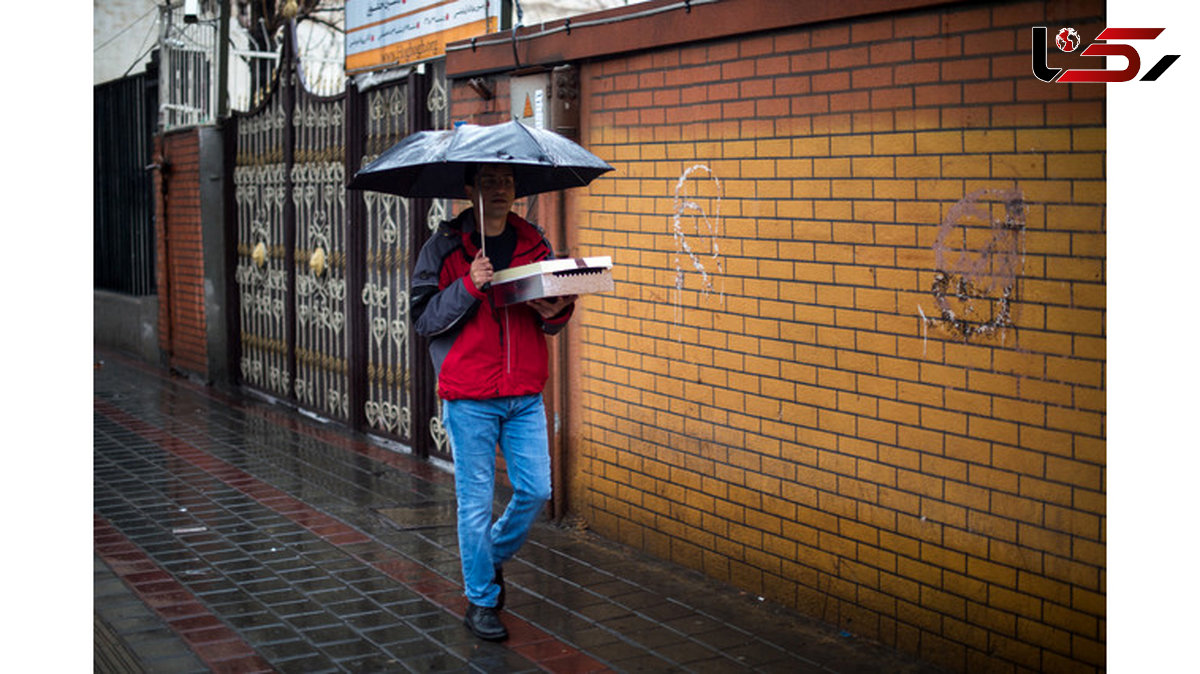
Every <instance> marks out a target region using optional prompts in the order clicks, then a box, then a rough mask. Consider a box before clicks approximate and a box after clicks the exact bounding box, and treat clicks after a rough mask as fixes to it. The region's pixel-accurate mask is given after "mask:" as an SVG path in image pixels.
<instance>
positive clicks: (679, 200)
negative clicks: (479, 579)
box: [570, 1, 1106, 672]
mask: <svg viewBox="0 0 1200 674" xmlns="http://www.w3.org/2000/svg"><path fill="white" fill-rule="evenodd" d="M1103 14H1104V4H1103V3H1102V2H1065V1H1064V2H1055V1H1051V2H1020V3H988V4H982V3H965V4H963V5H958V6H954V7H950V8H946V9H942V10H923V11H915V12H908V13H902V14H895V15H888V16H878V17H872V18H867V19H857V20H854V21H844V22H834V23H825V24H821V25H818V26H813V27H803V28H796V29H791V30H786V31H778V32H771V33H767V34H754V35H747V36H744V37H742V38H739V39H730V40H721V41H714V42H707V43H697V44H691V45H688V46H685V47H682V48H666V49H661V50H657V51H650V52H645V53H638V54H636V55H633V56H622V57H614V58H609V59H603V60H597V61H594V62H591V63H587V64H584V65H582V67H581V88H582V91H583V95H584V97H583V102H584V123H583V129H584V133H583V140H584V143H585V144H586V145H587V146H589V148H590V149H591V150H592V151H593V152H595V153H597V154H598V155H600V156H601V157H604V158H605V159H607V160H608V161H610V163H612V164H613V165H614V166H615V167H616V169H617V170H616V172H615V173H614V174H610V176H608V177H604V178H602V179H600V180H598V181H597V182H596V183H595V184H594V185H593V186H592V187H591V188H590V189H589V190H587V191H586V193H585V194H584V196H582V197H581V198H580V199H579V208H580V210H579V213H578V214H577V215H578V217H577V218H576V221H577V223H578V224H577V227H578V229H577V231H576V235H577V236H578V240H579V243H580V246H581V251H580V252H582V253H583V254H611V255H612V256H613V257H614V259H615V263H616V269H615V274H614V275H615V277H616V279H617V291H616V292H615V293H612V294H608V295H603V296H592V297H587V298H585V299H584V300H583V302H582V306H583V311H582V312H581V314H580V318H579V321H578V323H577V325H576V326H575V327H574V328H573V329H574V330H576V331H577V332H576V334H577V335H579V339H580V342H581V346H580V353H581V364H580V367H581V374H582V377H581V379H580V380H579V382H578V392H577V393H578V397H579V400H580V409H579V410H578V411H577V412H578V413H579V414H580V415H581V416H580V419H579V427H580V429H581V430H580V434H579V437H577V438H575V439H574V442H575V445H574V446H573V447H572V448H571V450H570V451H571V456H570V465H571V473H570V491H571V498H570V505H571V507H572V508H573V509H574V510H575V511H576V512H578V513H579V514H580V515H582V516H583V517H585V518H586V519H587V521H588V522H589V523H590V526H591V527H592V528H593V529H594V530H595V531H597V532H599V533H601V534H604V535H607V536H611V537H613V538H615V539H617V540H620V541H622V542H624V543H627V544H630V545H632V546H635V547H637V548H640V549H642V550H645V551H647V552H650V553H653V554H655V555H658V556H661V557H664V558H667V559H670V560H673V561H675V562H679V563H681V564H684V565H687V566H689V567H692V568H695V569H699V570H701V571H703V572H704V573H706V574H708V575H710V576H712V577H715V578H718V579H721V580H724V581H728V582H731V583H733V584H735V585H737V586H738V587H741V588H744V589H745V590H747V591H749V592H752V593H754V594H757V595H761V596H764V597H766V598H769V599H771V600H773V601H777V602H781V603H783V604H786V605H788V606H793V607H796V608H798V609H799V610H801V611H804V612H806V613H809V614H812V615H814V616H817V617H819V618H822V619H824V620H827V621H830V622H833V623H836V624H837V625H839V626H841V627H842V628H844V629H846V630H848V631H850V632H852V633H855V634H859V635H863V636H866V637H870V638H873V639H877V640H880V641H882V642H884V643H887V644H890V645H893V646H896V647H898V648H901V649H904V650H907V651H911V652H914V653H916V654H918V655H920V656H921V657H923V658H925V659H928V660H931V661H934V662H937V663H940V664H942V665H945V666H947V667H950V668H952V669H955V670H959V671H971V672H980V671H989V672H990V671H996V672H1033V671H1092V670H1094V669H1102V668H1103V667H1104V663H1105V653H1106V647H1105V643H1106V636H1105V615H1106V614H1105V603H1106V594H1105V593H1106V590H1105V570H1106V561H1105V559H1106V552H1105V513H1106V506H1105V503H1106V489H1105V479H1106V471H1105V466H1106V460H1105V392H1106V387H1105V377H1106V372H1105V190H1106V184H1105V143H1106V132H1105V108H1104V87H1103V85H1061V84H1043V83H1042V82H1040V81H1038V80H1037V79H1035V78H1034V77H1033V75H1032V72H1031V69H1030V56H1029V54H1030V27H1031V26H1036V25H1047V26H1051V27H1052V28H1057V27H1061V26H1072V27H1075V28H1076V29H1077V30H1078V31H1079V32H1080V34H1081V35H1082V36H1083V38H1084V40H1085V41H1090V40H1091V39H1093V38H1094V36H1095V35H1096V33H1097V32H1098V30H1099V28H1100V27H1102V26H1103ZM631 29H635V28H631ZM1051 65H1054V62H1053V59H1052V62H1051ZM939 272H942V273H943V275H942V276H939Z"/></svg>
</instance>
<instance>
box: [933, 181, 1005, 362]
mask: <svg viewBox="0 0 1200 674" xmlns="http://www.w3.org/2000/svg"><path fill="white" fill-rule="evenodd" d="M1025 210H1026V209H1025V196H1024V194H1023V193H1022V192H1021V191H1020V190H1019V189H1016V188H1013V189H1011V190H989V189H984V190H979V191H976V192H972V193H970V194H968V195H967V196H966V197H963V199H962V200H960V201H959V202H958V203H956V204H954V206H953V207H952V208H951V209H950V211H949V212H948V213H947V215H946V219H945V220H944V221H943V222H942V225H941V229H940V230H939V231H938V237H937V241H935V242H934V244H933V251H934V254H935V256H936V257H935V266H936V270H935V272H934V277H933V286H932V287H931V288H930V292H931V293H932V295H933V299H934V301H935V303H936V309H937V311H936V312H935V315H933V316H927V315H926V313H925V311H924V309H923V308H922V307H920V306H918V307H917V312H918V313H919V314H920V316H921V322H922V326H925V325H941V326H942V327H944V328H946V329H947V330H950V331H951V332H953V333H955V334H958V335H960V336H962V338H963V339H970V338H972V337H978V336H990V335H993V334H996V333H997V332H998V331H1003V330H1004V329H1005V328H1007V327H1009V326H1011V325H1012V324H1013V323H1012V303H1013V301H1014V293H1015V290H1016V284H1017V277H1018V275H1019V274H1020V272H1021V270H1022V267H1023V266H1024V263H1025V255H1024V249H1025ZM923 329H924V328H923Z"/></svg>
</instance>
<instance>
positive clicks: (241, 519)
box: [93, 351, 939, 674]
mask: <svg viewBox="0 0 1200 674" xmlns="http://www.w3.org/2000/svg"><path fill="white" fill-rule="evenodd" d="M95 360H96V363H97V366H96V368H95V377H94V424H93V436H94V447H93V457H94V472H93V475H94V491H93V521H94V532H95V533H94V551H95V561H94V565H95V585H94V588H95V595H94V600H95V601H94V606H95V648H94V653H95V663H96V671H120V672H131V671H139V668H140V669H141V670H142V671H146V672H205V671H221V672H257V671H263V672H266V671H282V672H306V673H307V672H326V671H328V672H333V671H344V672H409V671H411V672H435V671H456V672H457V671H480V672H536V671H550V672H593V671H617V672H722V673H724V672H751V671H755V672H786V673H789V674H791V673H796V672H871V673H875V672H905V673H916V672H931V673H932V672H937V671H939V670H937V669H936V668H934V667H932V666H930V665H927V664H924V663H920V662H918V661H915V660H913V659H911V658H909V657H907V656H904V655H901V654H899V653H897V652H895V651H892V650H890V649H887V648H884V647H882V646H880V645H878V644H875V643H873V642H869V641H867V640H864V639H860V638H857V637H855V636H854V635H850V634H846V633H844V632H840V631H839V630H837V629H836V628H834V627H831V626H829V625H825V624H821V623H818V622H816V621H813V620H810V619H807V618H805V617H803V616H800V615H799V614H797V613H795V612H792V611H789V610H786V609H784V608H782V607H778V606H775V605H772V604H771V603H770V602H763V601H759V600H758V599H757V598H756V597H753V596H748V595H746V594H745V593H742V592H739V591H738V590H736V589H735V588H732V587H730V586H727V585H723V584H720V583H717V582H714V581H710V580H708V579H706V578H704V577H702V576H700V575H699V574H697V573H695V572H692V571H689V570H686V569H683V568H681V567H678V566H674V565H671V564H667V563H664V562H661V561H658V560H654V559H651V558H648V557H646V556H644V555H642V554H640V553H638V552H636V551H632V550H629V549H627V548H625V547H622V546H619V545H617V544H614V543H612V542H609V541H606V540H604V539H602V538H600V537H598V536H596V535H594V534H592V533H591V532H588V531H586V530H585V529H583V528H581V527H573V526H567V525H563V524H558V523H552V522H548V521H547V522H542V523H539V524H538V525H537V526H536V527H535V529H534V531H533V533H532V535H531V536H530V538H529V541H528V542H527V543H526V545H525V546H524V547H523V548H522V549H521V551H520V553H519V554H518V555H517V557H516V558H515V559H514V560H512V561H511V562H510V563H509V564H508V565H507V566H506V567H505V580H506V581H507V585H508V592H507V606H506V609H505V611H504V612H503V614H502V615H503V617H504V621H505V623H506V625H507V627H508V629H509V632H510V635H511V636H510V638H509V640H508V641H505V642H503V643H490V642H484V641H480V640H478V639H476V638H475V637H474V636H472V635H471V634H470V633H469V632H468V631H467V629H466V628H465V627H464V626H463V624H462V616H463V611H464V609H465V607H466V604H465V599H464V598H463V597H462V594H461V581H460V579H461V574H460V571H459V567H458V557H457V547H456V546H457V541H456V536H455V530H454V511H453V501H454V491H453V489H454V484H453V477H452V475H451V474H449V473H448V472H446V471H445V470H443V469H441V468H439V467H437V466H435V465H433V464H431V463H428V462H423V461H419V460H416V459H414V458H413V457H411V456H409V455H407V454H404V453H401V452H398V451H395V450H394V449H389V448H387V447H385V446H384V445H383V444H381V443H377V442H372V441H369V440H368V439H367V438H365V437H364V436H361V435H358V434H354V433H351V432H349V431H347V430H346V429H344V428H342V427H340V426H337V425H335V424H327V423H322V422H320V421H318V420H314V419H311V418H309V417H306V416H304V415H302V414H300V413H298V412H295V411H293V410H291V409H289V408H287V407H284V406H281V405H272V404H269V403H266V402H262V401H259V400H257V399H254V398H252V397H248V396H230V395H227V394H224V393H221V392H219V391H217V390H215V389H212V388H210V387H204V386H201V385H198V384H195V383H192V382H190V381H188V380H186V379H184V378H180V377H176V376H171V375H170V374H168V373H167V372H165V371H161V370H158V369H156V368H153V367H150V366H148V365H146V364H144V363H141V362H138V361H134V360H131V359H128V358H126V357H124V356H121V355H117V354H114V353H108V352H102V351H98V352H97V353H96V355H95ZM503 497H504V494H500V495H499V498H503ZM498 507H499V505H498Z"/></svg>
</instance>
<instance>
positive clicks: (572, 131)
mask: <svg viewBox="0 0 1200 674" xmlns="http://www.w3.org/2000/svg"><path fill="white" fill-rule="evenodd" d="M550 119H551V126H552V127H553V130H554V131H555V132H556V133H558V134H561V135H563V136H565V137H567V138H569V139H571V140H573V141H576V142H578V141H579V70H578V69H577V68H576V67H575V66H573V65H562V66H558V67H557V68H555V69H554V70H553V72H551V74H550ZM567 198H568V197H567V192H566V191H565V190H564V191H562V192H559V194H558V199H557V200H556V201H557V202H558V205H557V210H558V213H557V214H556V215H557V216H558V217H557V218H556V221H557V222H556V223H555V232H554V234H555V240H556V241H557V242H558V246H559V248H560V250H559V251H558V254H559V256H571V255H573V254H574V252H575V246H574V245H573V244H574V239H575V228H574V227H572V226H569V225H568V224H567V217H568V215H569V213H570V209H568V208H567ZM576 312H578V305H576ZM576 320H578V319H576ZM576 334H577V331H576V330H575V329H574V328H573V327H572V326H571V324H570V323H568V324H567V327H566V328H565V329H564V330H563V332H562V333H561V334H560V335H559V343H558V361H557V364H558V381H557V382H556V385H555V400H554V410H555V413H556V415H555V424H554V437H555V439H556V443H555V444H556V447H557V451H556V452H555V456H552V457H551V462H550V465H551V467H552V468H553V470H554V475H553V478H554V484H556V485H558V488H556V489H555V490H554V495H553V502H552V514H553V516H554V518H555V519H562V518H563V517H565V516H566V514H567V508H568V507H569V503H568V500H567V489H568V485H567V482H568V480H569V477H570V471H568V470H567V463H568V461H569V459H570V456H571V454H572V452H571V451H570V450H571V438H573V437H575V434H574V433H573V432H572V428H573V427H574V421H575V419H574V416H575V415H573V414H572V413H571V410H572V405H571V401H572V399H573V398H574V395H575V390H574V383H573V382H575V381H577V379H576V376H575V374H576V369H577V367H578V365H579V357H578V341H577V338H576Z"/></svg>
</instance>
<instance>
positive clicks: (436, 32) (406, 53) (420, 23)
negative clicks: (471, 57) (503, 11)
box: [346, 0, 501, 74]
mask: <svg viewBox="0 0 1200 674" xmlns="http://www.w3.org/2000/svg"><path fill="white" fill-rule="evenodd" d="M500 4H501V0H347V1H346V72H347V73H350V74H353V73H356V72H363V71H367V70H376V69H382V68H391V67H396V66H402V65H405V64H409V63H415V62H417V61H425V60H428V59H431V58H436V57H438V56H441V55H442V54H444V53H445V51H446V44H447V43H449V42H454V41H456V40H465V39H467V38H472V37H477V36H479V35H485V34H487V33H492V32H495V31H496V30H498V29H499V26H500Z"/></svg>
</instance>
